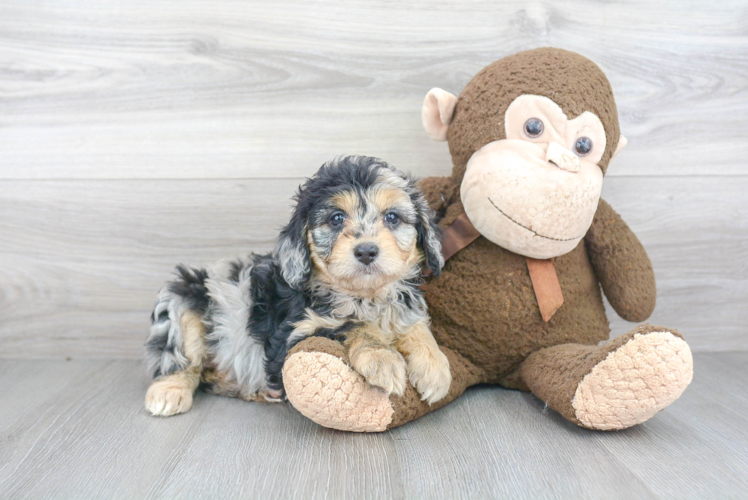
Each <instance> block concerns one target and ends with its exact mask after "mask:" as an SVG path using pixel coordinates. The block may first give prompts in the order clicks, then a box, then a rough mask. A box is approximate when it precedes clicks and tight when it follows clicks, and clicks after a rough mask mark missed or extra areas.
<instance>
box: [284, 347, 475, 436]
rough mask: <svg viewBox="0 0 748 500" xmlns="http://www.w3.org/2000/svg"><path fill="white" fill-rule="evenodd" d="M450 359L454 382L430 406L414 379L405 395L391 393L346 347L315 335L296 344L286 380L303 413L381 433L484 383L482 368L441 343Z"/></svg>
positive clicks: (345, 428) (340, 425)
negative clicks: (356, 366) (354, 363)
mask: <svg viewBox="0 0 748 500" xmlns="http://www.w3.org/2000/svg"><path fill="white" fill-rule="evenodd" d="M440 349H441V350H442V352H443V353H444V354H445V355H446V356H447V358H448V359H449V365H450V370H451V374H452V385H451V386H450V388H449V391H448V392H447V395H446V396H445V397H444V398H443V399H441V400H439V401H437V402H436V403H434V404H433V405H429V404H428V403H426V402H425V401H422V400H421V396H420V395H419V394H418V392H416V390H415V389H414V388H413V386H412V385H411V384H410V383H407V385H406V386H405V392H404V393H403V395H402V396H395V395H390V396H387V394H386V393H385V392H384V391H382V390H381V389H378V388H376V387H374V386H372V385H371V384H368V383H367V382H366V380H365V379H364V377H362V376H361V375H360V374H358V373H357V372H356V371H355V370H353V368H352V367H351V365H350V362H349V359H348V354H347V352H346V349H345V347H344V346H343V345H342V344H340V343H338V342H335V341H333V340H330V339H326V338H322V337H312V338H309V339H306V340H304V341H303V342H300V343H299V344H297V345H296V346H295V347H294V348H293V349H291V351H290V352H289V353H288V356H287V357H286V362H285V364H284V365H283V383H284V386H285V390H286V395H287V396H288V399H289V401H290V402H291V404H293V406H294V407H295V408H296V409H297V410H298V411H299V412H300V413H301V414H302V415H304V416H305V417H307V418H309V419H311V420H313V421H314V422H316V423H318V424H320V425H322V426H324V427H329V428H332V429H338V430H343V431H354V432H381V431H385V430H387V429H392V428H394V427H397V426H400V425H403V424H405V423H407V422H410V421H411V420H415V419H417V418H418V417H421V416H423V415H425V414H426V413H429V412H431V411H433V410H436V409H438V408H441V407H442V406H444V405H446V404H447V403H450V402H451V401H453V400H454V399H455V398H456V397H457V396H459V395H460V394H462V393H463V392H464V391H465V389H466V388H468V387H470V386H471V385H474V384H477V383H480V382H481V380H482V379H483V373H482V371H481V370H480V369H478V368H476V367H475V366H474V365H472V364H471V363H470V362H469V361H467V360H466V359H465V358H463V357H462V356H460V355H459V354H457V353H456V352H454V351H451V350H449V349H446V348H444V347H441V348H440Z"/></svg>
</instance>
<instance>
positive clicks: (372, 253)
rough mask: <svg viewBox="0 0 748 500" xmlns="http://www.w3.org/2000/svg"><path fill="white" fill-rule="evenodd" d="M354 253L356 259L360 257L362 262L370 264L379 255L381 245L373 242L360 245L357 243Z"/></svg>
mask: <svg viewBox="0 0 748 500" xmlns="http://www.w3.org/2000/svg"><path fill="white" fill-rule="evenodd" d="M353 255H355V256H356V259H358V260H359V262H361V263H362V264H366V265H369V264H371V263H372V262H374V259H376V258H377V255H379V247H377V246H376V245H375V244H373V243H361V244H360V245H356V248H354V249H353Z"/></svg>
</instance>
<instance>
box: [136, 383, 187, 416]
mask: <svg viewBox="0 0 748 500" xmlns="http://www.w3.org/2000/svg"><path fill="white" fill-rule="evenodd" d="M145 408H146V409H147V410H148V411H149V412H151V413H152V414H153V415H156V416H157V417H170V416H172V415H176V414H177V413H184V412H186V411H187V410H189V409H190V408H192V388H190V387H185V386H184V385H183V384H180V383H177V382H175V381H172V380H169V377H167V378H165V379H163V380H157V381H155V382H153V383H152V384H151V386H150V387H149V388H148V392H147V393H146V395H145Z"/></svg>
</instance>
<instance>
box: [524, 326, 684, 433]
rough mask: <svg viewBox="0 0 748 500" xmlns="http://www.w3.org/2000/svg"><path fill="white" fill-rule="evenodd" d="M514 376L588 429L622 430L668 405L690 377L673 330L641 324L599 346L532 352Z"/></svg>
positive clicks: (681, 342) (568, 346)
mask: <svg viewBox="0 0 748 500" xmlns="http://www.w3.org/2000/svg"><path fill="white" fill-rule="evenodd" d="M520 376H521V378H522V380H523V382H524V383H525V384H526V385H527V386H528V387H529V389H530V390H531V391H532V392H533V394H535V395H536V396H537V397H539V398H540V399H541V400H543V401H544V402H545V403H546V404H547V405H548V406H550V407H551V408H553V409H554V410H556V411H557V412H559V413H560V414H561V415H562V416H563V417H565V418H566V419H568V420H570V421H571V422H574V423H575V424H577V425H579V426H581V427H586V428H588V429H598V430H618V429H626V428H628V427H631V426H633V425H636V424H639V423H642V422H644V421H645V420H647V419H649V418H650V417H652V416H653V415H654V414H655V413H657V412H658V411H660V410H662V409H664V408H665V407H667V406H668V405H670V404H671V403H672V402H673V401H675V400H676V399H678V397H679V396H680V395H681V394H682V393H683V391H684V390H685V389H686V387H687V386H688V384H690V383H691V379H692V377H693V359H692V357H691V350H690V349H689V347H688V344H686V342H685V341H684V340H683V336H682V335H681V334H680V333H678V332H676V331H675V330H672V329H668V328H662V327H658V326H652V325H642V326H640V327H638V328H636V329H634V330H632V331H630V332H628V333H626V334H625V335H622V336H620V337H617V338H614V339H611V340H609V341H608V342H607V343H605V344H603V345H601V346H589V345H581V344H563V345H558V346H554V347H547V348H545V349H541V350H539V351H536V352H534V353H532V354H531V355H530V356H529V357H528V358H527V359H526V360H525V361H524V362H523V363H522V365H521V367H520Z"/></svg>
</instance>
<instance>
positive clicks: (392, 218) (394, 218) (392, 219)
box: [384, 212, 400, 226]
mask: <svg viewBox="0 0 748 500" xmlns="http://www.w3.org/2000/svg"><path fill="white" fill-rule="evenodd" d="M384 222H385V223H387V224H390V225H392V226H394V225H395V224H397V223H398V222H400V216H399V215H397V214H396V213H395V212H387V213H386V214H384Z"/></svg>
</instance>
